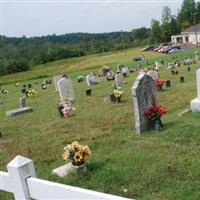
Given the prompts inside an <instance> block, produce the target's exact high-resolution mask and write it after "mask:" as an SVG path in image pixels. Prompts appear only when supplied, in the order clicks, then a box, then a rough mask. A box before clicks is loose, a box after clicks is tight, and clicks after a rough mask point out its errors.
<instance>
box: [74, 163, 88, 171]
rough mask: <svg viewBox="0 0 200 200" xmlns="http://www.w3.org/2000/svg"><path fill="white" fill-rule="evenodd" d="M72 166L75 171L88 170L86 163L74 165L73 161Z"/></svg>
mask: <svg viewBox="0 0 200 200" xmlns="http://www.w3.org/2000/svg"><path fill="white" fill-rule="evenodd" d="M71 165H72V168H73V169H74V171H78V172H80V171H86V166H85V163H83V164H82V165H74V164H73V162H72V163H71Z"/></svg>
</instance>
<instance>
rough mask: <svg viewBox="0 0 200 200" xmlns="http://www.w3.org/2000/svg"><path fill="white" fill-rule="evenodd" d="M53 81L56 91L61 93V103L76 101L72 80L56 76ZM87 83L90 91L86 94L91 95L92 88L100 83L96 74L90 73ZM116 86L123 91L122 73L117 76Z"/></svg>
mask: <svg viewBox="0 0 200 200" xmlns="http://www.w3.org/2000/svg"><path fill="white" fill-rule="evenodd" d="M53 79H54V84H55V88H56V91H59V94H60V99H61V102H66V101H72V102H73V101H74V100H75V93H74V89H73V85H72V81H71V79H70V78H68V77H67V78H66V77H63V76H61V75H58V76H54V78H53ZM86 82H87V86H88V87H89V89H87V90H86V94H87V95H91V86H92V85H94V84H97V82H98V81H97V79H96V77H95V75H94V73H92V72H90V73H89V74H88V75H87V76H86ZM115 85H116V88H117V89H121V88H122V87H123V80H122V75H121V73H120V72H118V73H116V74H115Z"/></svg>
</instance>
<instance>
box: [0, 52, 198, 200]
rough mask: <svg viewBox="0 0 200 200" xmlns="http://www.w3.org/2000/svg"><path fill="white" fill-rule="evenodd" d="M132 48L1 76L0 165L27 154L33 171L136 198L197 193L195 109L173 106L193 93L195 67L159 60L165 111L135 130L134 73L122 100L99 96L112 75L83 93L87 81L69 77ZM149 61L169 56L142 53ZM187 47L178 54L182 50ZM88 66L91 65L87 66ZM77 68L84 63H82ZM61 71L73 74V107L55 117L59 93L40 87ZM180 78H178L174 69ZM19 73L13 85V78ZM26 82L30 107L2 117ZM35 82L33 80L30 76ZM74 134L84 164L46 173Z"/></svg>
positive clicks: (120, 58)
mask: <svg viewBox="0 0 200 200" xmlns="http://www.w3.org/2000/svg"><path fill="white" fill-rule="evenodd" d="M138 53H139V50H138V49H130V50H125V51H120V52H116V53H108V54H103V55H94V56H87V57H84V59H83V58H78V59H77V58H75V59H71V60H70V62H69V60H63V61H59V62H54V63H51V64H48V65H45V66H42V67H41V66H38V67H36V68H35V69H34V70H32V71H28V72H23V73H18V74H16V75H10V76H5V77H2V81H3V82H4V83H6V84H4V85H3V86H2V87H3V88H4V89H8V90H9V94H7V95H3V102H4V103H3V104H0V115H1V132H2V137H1V138H0V148H1V149H0V162H1V166H0V170H6V164H7V163H8V162H9V161H10V160H11V159H12V158H14V157H15V156H16V155H18V154H20V155H23V156H26V157H29V158H31V159H32V160H33V161H34V163H35V166H36V170H37V174H38V177H40V178H44V179H48V180H52V181H56V182H60V183H65V184H69V185H74V186H78V187H83V188H87V189H92V190H96V191H102V192H106V193H111V194H116V195H121V196H124V197H129V198H135V199H141V200H147V199H148V200H152V199H154V200H161V199H169V200H171V199H174V200H176V199H177V200H179V199H181V200H188V199H190V200H198V199H199V191H200V182H199V180H200V173H199V165H200V163H199V152H200V146H199V144H200V138H199V132H200V124H199V116H198V115H193V114H192V113H191V112H188V113H186V114H184V115H182V116H181V117H179V116H178V114H179V113H180V112H182V111H183V110H185V109H187V108H189V102H190V100H192V99H193V98H195V97H196V78H195V70H196V69H197V67H198V65H192V67H191V71H190V72H188V71H187V70H186V69H185V67H184V66H183V65H181V67H180V70H179V71H180V74H179V75H172V74H171V73H170V71H169V70H168V69H166V68H161V69H160V77H161V78H162V79H165V80H167V79H169V80H171V82H172V87H171V88H168V89H164V91H163V92H157V99H158V103H159V104H162V105H165V106H166V107H167V110H168V113H167V114H166V115H165V116H163V118H162V121H163V123H164V125H165V126H166V128H165V130H164V131H162V132H154V131H146V132H145V133H144V134H142V135H141V136H140V137H138V136H137V135H136V134H135V129H134V111H133V105H132V97H131V86H132V84H133V81H134V80H135V78H136V77H137V75H138V73H137V72H134V73H132V74H130V75H129V77H127V78H125V79H124V81H127V84H125V85H124V91H125V94H124V96H123V97H122V102H121V103H114V104H113V103H111V102H109V101H106V97H108V96H109V94H110V93H111V91H112V84H113V82H112V81H111V82H110V81H107V80H106V79H105V78H100V79H99V84H97V85H94V86H93V87H92V89H93V95H92V96H90V97H87V96H86V95H85V89H86V88H87V86H86V83H85V82H82V83H77V82H76V80H75V78H76V77H77V75H80V74H83V75H85V74H87V73H88V72H89V71H91V69H92V71H94V72H96V73H97V72H98V69H97V68H96V67H97V66H102V65H103V64H110V65H112V67H113V69H115V70H116V64H119V63H125V64H126V65H127V66H130V67H131V66H133V65H136V63H132V62H131V60H132V57H133V56H135V55H137V54H138ZM145 55H146V56H148V57H149V58H150V61H152V62H153V61H154V60H156V59H164V60H166V61H167V60H172V58H173V56H166V55H164V56H163V55H160V54H155V53H151V52H149V53H146V54H145ZM186 55H193V51H190V52H184V53H180V54H177V55H176V57H179V58H181V59H182V58H184V57H185V56H186ZM88 68H90V70H87V69H88ZM81 70H83V71H81ZM62 73H67V74H68V75H69V76H70V77H71V78H72V79H73V85H74V89H75V94H76V101H75V103H74V106H75V108H76V111H75V115H74V116H72V117H70V118H66V119H61V118H60V117H59V114H58V112H57V105H58V103H59V94H58V93H57V92H56V91H55V87H54V84H52V85H50V87H49V88H47V89H46V90H42V89H41V83H42V81H43V80H44V77H41V78H39V76H44V75H46V76H45V79H46V78H50V79H52V76H53V75H56V74H62ZM181 75H183V76H184V77H185V83H180V82H179V76H181ZM16 81H19V83H20V86H19V87H15V85H14V83H15V82H16ZM27 83H31V84H32V85H33V87H34V89H35V90H36V91H37V92H38V94H37V97H34V98H28V99H27V101H28V106H31V107H32V108H33V110H34V112H33V113H29V114H24V115H19V116H17V117H12V118H6V117H5V111H7V110H10V109H13V108H16V107H18V104H19V103H18V101H19V100H18V99H19V97H20V96H21V92H20V91H21V86H22V85H23V84H27ZM36 83H37V84H36ZM74 140H78V141H80V142H81V143H83V144H87V145H88V146H89V147H90V148H91V150H92V156H91V158H90V159H89V161H88V162H87V171H86V173H82V174H72V175H70V176H68V177H66V178H63V179H61V178H58V177H55V176H54V175H52V173H51V170H52V169H54V168H55V167H58V166H60V165H62V164H64V163H65V162H64V161H63V160H62V156H61V154H62V151H63V147H64V146H65V145H66V144H68V143H71V142H72V141H74ZM0 197H1V199H6V200H7V199H8V200H9V199H13V196H12V195H11V194H8V193H4V192H0Z"/></svg>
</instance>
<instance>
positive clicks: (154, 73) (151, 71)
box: [147, 70, 158, 80]
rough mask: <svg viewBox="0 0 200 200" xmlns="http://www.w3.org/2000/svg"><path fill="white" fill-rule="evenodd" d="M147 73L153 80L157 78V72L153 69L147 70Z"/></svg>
mask: <svg viewBox="0 0 200 200" xmlns="http://www.w3.org/2000/svg"><path fill="white" fill-rule="evenodd" d="M147 75H149V76H150V77H151V78H152V79H153V80H156V79H157V78H158V72H157V71H155V70H149V71H148V72H147Z"/></svg>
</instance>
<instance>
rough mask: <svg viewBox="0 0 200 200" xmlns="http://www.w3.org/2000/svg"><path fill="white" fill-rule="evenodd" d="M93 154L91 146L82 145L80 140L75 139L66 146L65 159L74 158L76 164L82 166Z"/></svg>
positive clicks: (73, 162) (73, 161)
mask: <svg viewBox="0 0 200 200" xmlns="http://www.w3.org/2000/svg"><path fill="white" fill-rule="evenodd" d="M90 155H91V151H90V148H89V147H88V146H87V145H81V144H79V142H77V141H74V142H72V143H71V144H68V145H67V146H66V147H64V152H63V155H62V156H63V159H64V160H68V159H70V160H72V164H73V165H74V166H81V165H84V164H85V161H86V160H87V159H88V158H89V156H90Z"/></svg>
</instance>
